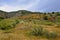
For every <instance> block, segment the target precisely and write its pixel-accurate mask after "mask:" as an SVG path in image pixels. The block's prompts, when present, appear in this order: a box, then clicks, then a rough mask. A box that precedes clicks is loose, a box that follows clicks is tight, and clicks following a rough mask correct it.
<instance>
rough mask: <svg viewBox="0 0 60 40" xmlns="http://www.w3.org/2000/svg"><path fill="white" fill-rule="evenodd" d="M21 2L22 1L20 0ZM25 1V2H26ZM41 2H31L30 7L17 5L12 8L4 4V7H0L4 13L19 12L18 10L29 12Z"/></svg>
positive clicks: (34, 0)
mask: <svg viewBox="0 0 60 40" xmlns="http://www.w3.org/2000/svg"><path fill="white" fill-rule="evenodd" d="M19 1H21V0H19ZM24 1H25V0H24ZM38 2H39V0H33V1H32V2H30V3H29V4H28V5H17V6H12V5H8V4H4V5H3V6H0V10H3V11H8V12H9V11H17V10H29V9H30V8H32V7H34V6H35V5H37V4H38Z"/></svg>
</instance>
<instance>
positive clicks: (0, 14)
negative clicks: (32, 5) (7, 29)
mask: <svg viewBox="0 0 60 40" xmlns="http://www.w3.org/2000/svg"><path fill="white" fill-rule="evenodd" d="M42 13H43V12H31V11H27V10H18V11H12V12H5V11H2V10H0V17H3V18H10V17H17V16H22V15H28V14H42ZM52 13H58V15H60V12H52ZM45 14H46V13H45Z"/></svg>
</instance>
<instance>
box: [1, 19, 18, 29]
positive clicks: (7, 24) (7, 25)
mask: <svg viewBox="0 0 60 40" xmlns="http://www.w3.org/2000/svg"><path fill="white" fill-rule="evenodd" d="M17 23H19V21H18V20H15V19H4V20H2V21H1V22H0V29H2V30H8V29H11V28H14V27H15V25H16V24H17Z"/></svg>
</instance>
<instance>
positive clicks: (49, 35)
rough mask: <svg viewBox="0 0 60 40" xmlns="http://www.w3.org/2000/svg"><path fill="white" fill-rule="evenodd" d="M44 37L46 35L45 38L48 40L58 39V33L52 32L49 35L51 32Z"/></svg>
mask: <svg viewBox="0 0 60 40" xmlns="http://www.w3.org/2000/svg"><path fill="white" fill-rule="evenodd" d="M44 35H45V37H46V38H48V39H49V38H56V36H57V33H56V32H50V33H49V32H46V33H45V34H44Z"/></svg>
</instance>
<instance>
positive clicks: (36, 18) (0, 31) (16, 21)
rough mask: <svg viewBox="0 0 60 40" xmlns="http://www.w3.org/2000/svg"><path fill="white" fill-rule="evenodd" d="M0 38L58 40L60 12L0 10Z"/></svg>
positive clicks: (3, 39)
mask: <svg viewBox="0 0 60 40" xmlns="http://www.w3.org/2000/svg"><path fill="white" fill-rule="evenodd" d="M0 40H60V12H49V13H45V12H44V13H43V12H30V11H26V10H19V11H13V12H4V11H1V10H0Z"/></svg>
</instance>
